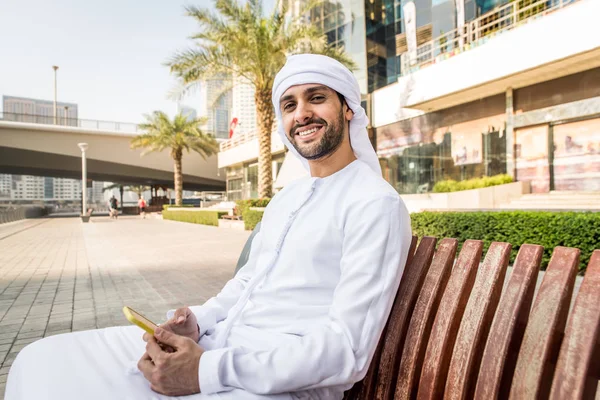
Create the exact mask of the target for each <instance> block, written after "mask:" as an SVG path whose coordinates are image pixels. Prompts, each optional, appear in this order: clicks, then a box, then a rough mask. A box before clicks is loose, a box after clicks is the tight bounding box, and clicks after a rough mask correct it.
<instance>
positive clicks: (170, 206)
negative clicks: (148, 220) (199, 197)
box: [163, 204, 194, 210]
mask: <svg viewBox="0 0 600 400" xmlns="http://www.w3.org/2000/svg"><path fill="white" fill-rule="evenodd" d="M192 207H194V205H193V204H182V205H180V206H176V205H175V204H163V210H168V209H169V208H192Z"/></svg>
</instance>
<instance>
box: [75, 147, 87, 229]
mask: <svg viewBox="0 0 600 400" xmlns="http://www.w3.org/2000/svg"><path fill="white" fill-rule="evenodd" d="M77 146H79V148H80V149H81V200H82V201H81V216H82V217H84V216H85V215H86V208H87V165H86V160H85V151H86V150H87V149H88V144H87V143H78V144H77ZM84 221H85V218H84ZM86 222H87V221H86Z"/></svg>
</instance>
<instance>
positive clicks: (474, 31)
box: [400, 0, 579, 75]
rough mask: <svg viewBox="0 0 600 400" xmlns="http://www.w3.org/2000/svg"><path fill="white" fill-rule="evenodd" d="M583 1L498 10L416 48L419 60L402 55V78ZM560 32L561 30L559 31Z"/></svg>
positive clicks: (538, 1) (519, 0) (521, 1)
mask: <svg viewBox="0 0 600 400" xmlns="http://www.w3.org/2000/svg"><path fill="white" fill-rule="evenodd" d="M576 1H579V0H516V1H513V2H511V3H508V4H506V5H504V6H501V7H498V8H496V9H494V10H492V11H490V12H488V13H486V14H484V15H482V16H480V17H479V18H477V19H475V20H473V21H470V22H467V23H465V25H464V26H462V27H459V28H457V29H454V30H452V31H450V32H448V33H445V34H443V35H440V36H438V37H436V38H434V39H433V40H430V41H429V42H426V43H423V44H421V45H420V46H418V47H417V49H416V58H415V59H414V60H412V59H411V57H410V54H409V52H405V53H403V54H402V55H401V56H400V62H401V65H402V68H401V72H402V75H407V74H410V73H413V72H415V71H418V70H419V69H421V68H423V67H426V66H428V65H431V64H435V63H437V62H440V61H442V60H445V59H447V58H449V57H452V56H454V55H456V54H459V53H461V52H463V51H466V50H469V49H472V48H474V47H477V46H479V45H481V44H483V43H485V42H487V40H489V39H490V38H491V37H493V36H495V35H497V34H499V33H502V32H504V31H507V30H510V29H514V28H516V27H518V26H520V25H522V24H524V23H527V22H529V21H530V20H531V19H534V18H539V17H541V16H544V15H546V14H548V13H551V12H553V11H555V10H558V9H560V8H563V7H565V6H567V5H569V4H572V3H575V2H576ZM557 29H558V28H557Z"/></svg>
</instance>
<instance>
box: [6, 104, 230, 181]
mask: <svg viewBox="0 0 600 400" xmlns="http://www.w3.org/2000/svg"><path fill="white" fill-rule="evenodd" d="M6 119H8V118H6V116H5V119H4V120H0V173H2V174H21V175H36V176H50V177H55V178H73V179H81V151H80V150H79V147H77V143H81V142H85V143H88V144H89V149H88V151H87V152H86V155H87V176H88V179H92V180H95V181H108V182H118V183H123V184H140V185H142V184H143V185H153V184H155V185H164V186H167V187H173V160H172V159H171V156H170V153H169V151H168V150H167V151H164V152H162V153H150V154H146V155H145V156H142V155H141V154H142V152H143V150H142V149H137V150H132V149H131V148H130V147H129V143H130V142H131V139H132V138H134V137H135V136H137V135H139V133H136V132H133V130H132V132H124V131H119V130H117V129H119V124H116V123H114V124H113V125H112V126H109V129H96V128H94V127H90V124H87V125H88V126H86V127H83V126H66V125H48V124H40V123H30V122H13V121H7V120H6ZM87 122H90V121H87ZM79 125H81V124H79ZM97 126H100V125H99V124H97ZM130 126H131V125H130ZM111 128H112V129H111ZM183 172H184V174H183V188H184V189H185V190H197V191H223V190H225V176H224V174H221V175H220V176H219V174H218V168H217V156H216V155H215V156H213V157H210V158H209V159H207V160H203V159H202V157H201V156H200V155H199V154H197V153H193V152H190V153H185V152H184V155H183Z"/></svg>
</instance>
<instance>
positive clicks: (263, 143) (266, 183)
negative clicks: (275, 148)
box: [254, 88, 275, 198]
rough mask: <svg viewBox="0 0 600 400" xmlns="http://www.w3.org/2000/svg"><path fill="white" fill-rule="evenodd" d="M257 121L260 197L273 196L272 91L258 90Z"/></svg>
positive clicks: (273, 118) (273, 115)
mask: <svg viewBox="0 0 600 400" xmlns="http://www.w3.org/2000/svg"><path fill="white" fill-rule="evenodd" d="M254 99H255V101H256V120H257V125H258V196H259V197H260V198H265V197H271V195H272V194H273V171H272V168H271V166H272V160H273V157H272V156H271V130H272V129H273V121H274V120H275V114H274V112H273V111H274V110H273V104H272V103H271V89H270V88H266V89H260V90H259V89H258V88H257V89H256V92H255V95H254Z"/></svg>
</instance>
